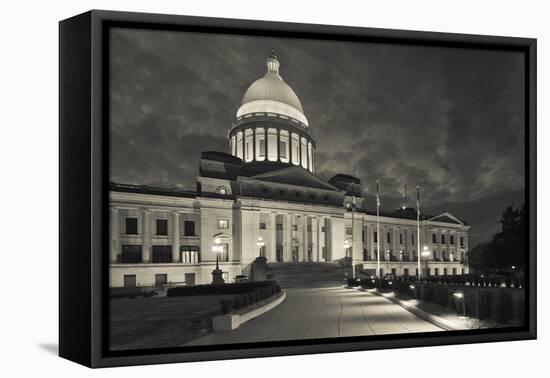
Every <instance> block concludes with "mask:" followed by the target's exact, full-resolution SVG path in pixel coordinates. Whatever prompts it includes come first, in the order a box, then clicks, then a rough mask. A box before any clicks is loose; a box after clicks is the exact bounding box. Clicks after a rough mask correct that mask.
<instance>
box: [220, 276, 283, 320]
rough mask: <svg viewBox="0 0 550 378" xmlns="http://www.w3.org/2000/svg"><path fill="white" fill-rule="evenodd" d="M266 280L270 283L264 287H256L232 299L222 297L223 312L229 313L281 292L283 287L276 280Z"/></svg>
mask: <svg viewBox="0 0 550 378" xmlns="http://www.w3.org/2000/svg"><path fill="white" fill-rule="evenodd" d="M264 282H268V283H269V284H268V285H266V286H264V287H258V288H255V289H253V290H252V291H250V292H247V293H243V294H240V295H236V296H235V297H233V298H232V299H222V300H221V301H220V307H221V312H222V314H229V313H230V312H231V311H233V310H239V309H241V308H245V307H248V306H250V305H252V304H254V303H257V302H260V301H263V300H264V299H267V298H269V297H271V296H273V295H275V294H277V293H280V292H281V288H280V287H279V285H277V283H276V282H274V281H264Z"/></svg>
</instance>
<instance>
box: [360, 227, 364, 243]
mask: <svg viewBox="0 0 550 378" xmlns="http://www.w3.org/2000/svg"><path fill="white" fill-rule="evenodd" d="M361 241H362V242H363V243H364V242H365V230H361Z"/></svg>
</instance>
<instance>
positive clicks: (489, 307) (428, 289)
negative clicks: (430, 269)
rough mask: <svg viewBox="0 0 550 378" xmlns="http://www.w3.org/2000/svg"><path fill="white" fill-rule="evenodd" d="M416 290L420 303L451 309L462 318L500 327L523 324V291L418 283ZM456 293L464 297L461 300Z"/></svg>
mask: <svg viewBox="0 0 550 378" xmlns="http://www.w3.org/2000/svg"><path fill="white" fill-rule="evenodd" d="M416 288H417V289H416V292H415V296H416V297H417V298H418V299H422V300H425V301H428V302H433V303H437V304H439V305H441V306H444V307H448V308H452V309H454V310H456V311H457V313H459V314H463V313H465V314H466V316H469V317H474V318H478V319H481V320H492V321H495V322H497V323H500V324H507V323H510V322H514V323H520V324H522V323H523V322H524V309H525V295H524V291H523V290H521V289H507V288H501V287H480V286H453V285H441V284H432V283H419V284H418V285H416ZM455 293H460V294H462V298H459V297H457V296H455V295H454V294H455ZM464 306H465V307H464Z"/></svg>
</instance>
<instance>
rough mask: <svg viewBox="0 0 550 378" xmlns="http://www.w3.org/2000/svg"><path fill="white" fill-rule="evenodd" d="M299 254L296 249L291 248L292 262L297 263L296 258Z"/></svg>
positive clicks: (297, 258) (297, 259)
mask: <svg viewBox="0 0 550 378" xmlns="http://www.w3.org/2000/svg"><path fill="white" fill-rule="evenodd" d="M298 254H299V252H298V247H292V261H294V262H298V261H299V256H298Z"/></svg>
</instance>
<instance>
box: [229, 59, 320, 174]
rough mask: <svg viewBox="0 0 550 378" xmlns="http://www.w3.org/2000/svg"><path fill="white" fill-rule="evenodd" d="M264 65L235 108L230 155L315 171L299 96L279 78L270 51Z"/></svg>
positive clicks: (309, 139)
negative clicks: (263, 69) (261, 71)
mask: <svg viewBox="0 0 550 378" xmlns="http://www.w3.org/2000/svg"><path fill="white" fill-rule="evenodd" d="M265 64H266V68H267V71H266V73H265V74H264V76H263V77H261V78H259V79H258V80H256V81H254V82H253V83H252V84H251V85H250V86H249V87H248V89H247V90H246V92H245V94H244V96H243V99H242V102H241V106H240V107H239V109H238V110H237V116H236V120H235V121H234V122H233V125H232V127H231V130H230V132H229V143H230V146H231V154H232V155H233V156H236V157H239V158H241V159H242V160H243V162H244V163H254V164H258V163H268V165H270V166H274V165H297V166H302V167H303V168H305V169H308V170H310V171H311V172H314V164H313V163H314V161H313V160H314V151H315V141H314V139H313V136H312V134H311V130H310V128H309V123H308V120H307V118H306V116H305V114H304V110H303V108H302V104H301V103H300V99H299V98H298V96H297V95H296V93H295V92H294V90H293V89H292V88H291V87H290V86H289V85H288V84H287V83H285V81H284V80H283V78H282V77H281V75H280V73H279V68H280V63H279V60H278V59H277V56H276V55H275V52H274V51H273V50H271V55H270V56H269V57H268V58H267V60H266V61H265ZM264 165H265V164H264Z"/></svg>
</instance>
